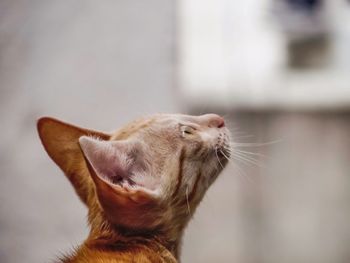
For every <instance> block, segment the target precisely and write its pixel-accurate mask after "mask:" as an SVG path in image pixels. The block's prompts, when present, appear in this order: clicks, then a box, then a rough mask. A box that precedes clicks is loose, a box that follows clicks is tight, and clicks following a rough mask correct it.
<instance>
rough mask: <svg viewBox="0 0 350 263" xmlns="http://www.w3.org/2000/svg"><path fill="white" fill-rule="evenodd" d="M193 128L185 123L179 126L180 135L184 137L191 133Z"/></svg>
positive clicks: (193, 130)
mask: <svg viewBox="0 0 350 263" xmlns="http://www.w3.org/2000/svg"><path fill="white" fill-rule="evenodd" d="M195 130H196V129H195V128H193V127H191V126H187V125H183V126H181V135H182V137H185V136H186V135H191V134H193V133H194V132H195Z"/></svg>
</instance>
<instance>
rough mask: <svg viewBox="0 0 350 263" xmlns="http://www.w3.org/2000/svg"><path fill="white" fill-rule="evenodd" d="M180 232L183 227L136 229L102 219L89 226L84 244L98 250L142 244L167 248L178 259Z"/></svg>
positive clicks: (159, 249) (162, 249) (156, 247)
mask: <svg viewBox="0 0 350 263" xmlns="http://www.w3.org/2000/svg"><path fill="white" fill-rule="evenodd" d="M182 234H183V229H181V230H177V231H176V232H175V233H174V231H168V230H165V229H156V230H144V231H136V230H133V229H128V228H125V227H122V226H113V225H111V224H109V223H107V222H106V221H103V223H102V224H100V225H99V226H98V227H96V226H93V227H92V228H91V231H90V234H89V237H88V239H87V240H86V241H85V245H86V246H88V247H90V248H92V249H94V248H95V249H100V250H114V249H118V248H120V247H121V246H124V245H125V246H126V247H131V246H139V245H142V246H147V247H148V248H150V249H153V250H155V251H164V250H167V251H168V252H170V253H171V254H172V255H173V256H174V257H175V258H176V259H177V260H178V261H179V257H180V248H181V240H182Z"/></svg>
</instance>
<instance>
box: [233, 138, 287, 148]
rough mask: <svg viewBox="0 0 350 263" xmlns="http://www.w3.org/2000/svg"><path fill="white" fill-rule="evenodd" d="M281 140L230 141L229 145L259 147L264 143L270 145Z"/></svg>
mask: <svg viewBox="0 0 350 263" xmlns="http://www.w3.org/2000/svg"><path fill="white" fill-rule="evenodd" d="M279 142H282V139H279V140H275V141H270V142H263V143H249V142H233V141H232V142H230V145H232V146H238V147H260V146H265V145H271V144H275V143H279Z"/></svg>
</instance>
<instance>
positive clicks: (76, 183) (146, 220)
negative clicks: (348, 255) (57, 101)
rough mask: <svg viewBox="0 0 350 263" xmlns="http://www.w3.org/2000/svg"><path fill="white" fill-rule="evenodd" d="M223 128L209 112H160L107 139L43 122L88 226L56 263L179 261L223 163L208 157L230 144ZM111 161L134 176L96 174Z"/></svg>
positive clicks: (42, 131) (45, 139) (43, 134)
mask: <svg viewBox="0 0 350 263" xmlns="http://www.w3.org/2000/svg"><path fill="white" fill-rule="evenodd" d="M223 126H224V122H223V119H222V118H221V117H219V116H217V115H214V114H208V115H203V116H198V117H194V116H187V115H165V114H164V115H155V116H152V117H150V118H145V119H141V120H138V121H135V122H133V123H131V124H129V125H127V126H125V127H124V128H123V129H121V130H119V131H117V132H115V133H113V134H107V133H102V132H97V131H93V130H88V129H83V128H79V127H76V126H73V125H70V124H66V123H64V122H61V121H59V120H56V119H52V118H48V117H44V118H41V119H40V120H39V121H38V132H39V136H40V139H41V141H42V143H43V145H44V148H45V149H46V151H47V153H48V154H49V156H50V157H51V158H52V160H53V161H54V162H55V163H56V164H57V165H58V166H59V167H60V168H61V169H62V170H63V172H64V173H65V175H66V176H67V178H68V179H69V181H70V182H71V184H72V185H73V187H74V189H75V190H76V192H77V194H78V196H79V197H80V199H81V200H82V201H83V203H84V204H85V205H86V206H87V208H88V222H89V225H90V227H91V230H90V234H89V236H88V238H87V239H86V241H85V242H84V243H83V244H82V245H81V246H80V247H79V248H78V249H77V250H76V251H74V253H72V254H71V255H70V256H67V257H65V258H62V259H61V262H65V263H68V262H72V263H73V262H101V263H102V262H152V263H155V262H167V263H174V262H178V258H179V249H180V242H181V238H182V234H183V231H184V228H185V226H186V225H187V222H188V221H189V219H190V217H191V215H192V214H193V211H194V210H195V208H196V207H197V205H198V204H199V202H200V200H201V199H202V197H203V195H204V193H205V191H206V189H207V188H208V187H209V186H210V184H211V183H212V182H213V181H214V180H215V178H216V177H217V175H218V174H219V173H220V171H221V170H222V168H223V165H225V164H226V162H227V160H226V159H225V158H223V156H218V155H217V152H215V153H216V155H215V154H213V149H215V151H217V149H218V148H220V149H221V151H225V149H226V148H225V147H227V145H228V142H227V141H228V140H229V133H228V131H227V129H226V128H225V127H223ZM226 154H228V153H226ZM111 155H112V156H111ZM114 155H115V156H114ZM119 155H120V156H119ZM125 156H126V157H125ZM112 157H113V158H112ZM117 157H118V158H121V159H120V162H121V163H125V164H120V168H123V167H124V166H125V167H126V166H128V167H129V166H130V167H131V168H130V169H134V170H133V171H134V172H130V171H131V170H130V169H129V168H128V169H129V170H128V169H126V168H125V167H124V168H125V169H124V170H122V171H121V172H118V174H117V175H114V174H112V176H111V175H109V173H110V171H109V170H108V172H107V173H106V175H105V174H104V173H103V172H101V169H102V170H103V169H105V168H106V167H105V166H106V165H107V166H108V165H109V163H110V162H111V161H109V160H110V159H111V158H112V159H111V160H115V158H117ZM124 157H125V158H127V159H125V160H124V159H123V158H124ZM105 159H106V160H107V162H106V163H103V162H104V160H105ZM101 162H102V164H101ZM113 162H115V161H113ZM218 164H220V165H218ZM123 165H124V166H123ZM118 167H119V166H118ZM99 168H101V169H99ZM118 169H119V168H118ZM118 171H119V170H118ZM124 172H125V175H123V176H120V174H119V173H124ZM112 173H114V170H112ZM115 179H118V180H119V181H117V182H114V181H112V180H115ZM121 182H122V183H121Z"/></svg>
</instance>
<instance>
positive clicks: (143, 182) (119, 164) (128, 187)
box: [79, 136, 160, 229]
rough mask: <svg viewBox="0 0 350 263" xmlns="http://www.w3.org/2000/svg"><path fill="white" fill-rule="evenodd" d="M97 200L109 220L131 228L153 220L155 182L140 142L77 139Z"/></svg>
mask: <svg viewBox="0 0 350 263" xmlns="http://www.w3.org/2000/svg"><path fill="white" fill-rule="evenodd" d="M79 142H80V146H81V148H82V150H83V153H84V156H85V158H86V163H87V166H88V168H89V171H90V174H91V177H92V179H93V181H94V183H95V186H96V191H97V196H98V199H99V202H100V204H101V206H102V208H103V210H104V212H105V214H106V216H107V217H108V218H109V220H110V221H112V222H113V223H116V224H119V225H124V226H129V227H132V228H133V229H135V228H136V229H137V228H143V227H145V226H147V227H151V226H153V225H154V224H156V223H157V217H158V216H160V215H158V214H157V211H155V210H157V209H158V210H159V202H158V201H159V200H158V196H159V189H158V187H159V185H158V181H157V179H156V178H155V177H154V176H152V175H151V170H150V166H149V165H148V164H147V161H146V153H145V151H144V150H143V147H142V143H140V142H135V141H130V140H120V141H101V140H99V139H96V138H91V137H87V136H83V137H81V138H80V139H79Z"/></svg>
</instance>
